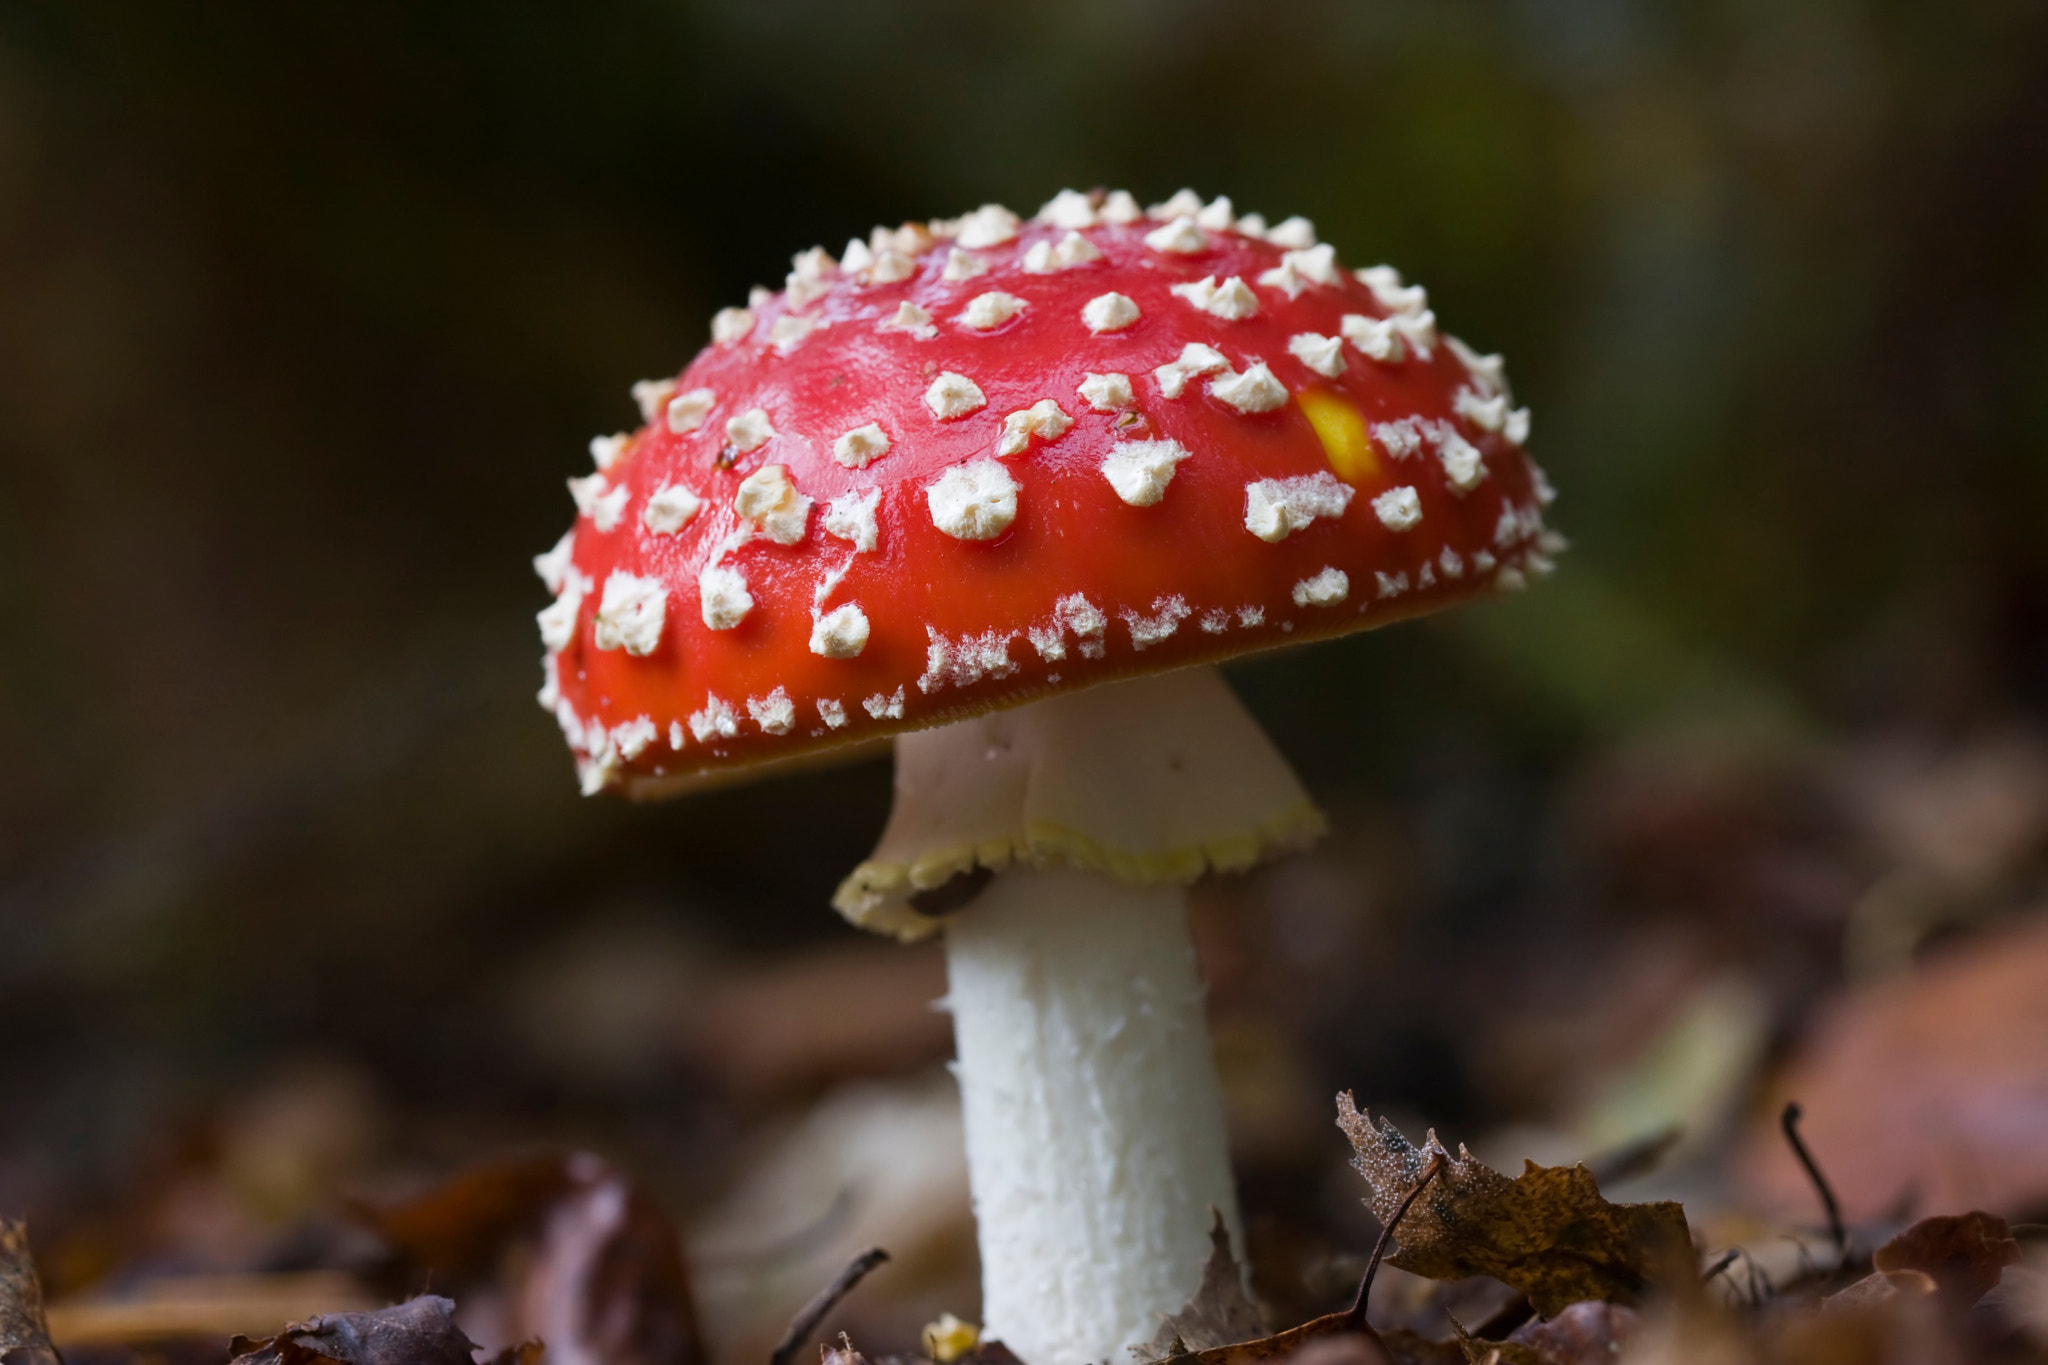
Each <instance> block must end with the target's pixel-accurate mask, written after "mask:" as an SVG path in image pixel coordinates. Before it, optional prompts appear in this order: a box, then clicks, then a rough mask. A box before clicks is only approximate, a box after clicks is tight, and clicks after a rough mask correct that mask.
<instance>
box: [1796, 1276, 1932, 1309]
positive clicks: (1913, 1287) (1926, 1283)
mask: <svg viewBox="0 0 2048 1365" xmlns="http://www.w3.org/2000/svg"><path fill="white" fill-rule="evenodd" d="M1940 1288H1941V1286H1940V1285H1937V1284H1936V1283H1935V1282H1934V1277H1933V1276H1932V1275H1929V1274H1928V1273H1927V1272H1926V1271H1924V1270H1893V1271H1883V1270H1873V1271H1872V1272H1871V1273H1870V1274H1868V1275H1865V1276H1864V1277H1863V1278H1862V1279H1860V1280H1858V1281H1856V1282H1855V1283H1854V1284H1852V1285H1850V1286H1849V1287H1848V1288H1846V1289H1841V1290H1837V1291H1836V1292H1835V1293H1833V1294H1830V1295H1828V1296H1827V1297H1826V1298H1824V1299H1822V1300H1821V1301H1820V1307H1821V1311H1822V1312H1824V1313H1843V1312H1861V1311H1863V1310H1865V1309H1871V1308H1878V1307H1881V1306H1884V1305H1887V1304H1890V1303H1892V1302H1894V1301H1896V1300H1898V1299H1926V1298H1931V1297H1933V1296H1934V1294H1935V1293H1936V1292H1938V1291H1939V1290H1940Z"/></svg>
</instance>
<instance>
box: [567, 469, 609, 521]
mask: <svg viewBox="0 0 2048 1365" xmlns="http://www.w3.org/2000/svg"><path fill="white" fill-rule="evenodd" d="M609 487H611V480H610V479H607V478H606V477H605V476H604V475H602V474H585V475H584V476H583V477H581V478H575V479H570V480H569V497H570V500H571V501H573V502H574V503H575V504H576V512H577V515H579V516H585V517H590V516H595V515H596V514H597V501H598V499H599V498H602V497H603V496H604V494H605V490H606V489H607V488H609Z"/></svg>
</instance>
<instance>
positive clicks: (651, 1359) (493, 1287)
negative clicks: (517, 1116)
mask: <svg viewBox="0 0 2048 1365" xmlns="http://www.w3.org/2000/svg"><path fill="white" fill-rule="evenodd" d="M363 1213H364V1216H365V1217H366V1218H368V1219H369V1221H370V1222H371V1223H372V1224H373V1225H374V1226H375V1227H376V1229H377V1230H378V1231H379V1232H380V1233H382V1234H383V1235H384V1237H385V1239H386V1240H387V1241H389V1242H390V1243H391V1244H392V1246H393V1247H394V1249H396V1251H397V1252H398V1253H399V1255H400V1256H401V1257H402V1258H403V1259H404V1260H405V1261H406V1262H407V1264H408V1265H409V1266H410V1267H411V1269H412V1272H413V1273H414V1274H416V1275H420V1276H425V1277H429V1278H428V1282H429V1283H433V1284H436V1285H446V1286H449V1287H451V1288H455V1289H457V1290H458V1291H460V1292H462V1299H463V1320H464V1323H465V1324H467V1325H471V1326H473V1327H474V1328H475V1330H476V1331H477V1333H478V1335H480V1336H483V1337H484V1338H485V1339H486V1340H487V1341H497V1342H500V1343H505V1344H509V1343H512V1342H516V1341H521V1340H525V1339H527V1338H534V1337H537V1338H539V1339H540V1340H542V1341H545V1342H547V1343H548V1345H549V1346H550V1347H551V1348H552V1353H553V1354H554V1355H555V1357H556V1358H557V1359H559V1360H587V1361H594V1362H601V1365H698V1363H699V1362H701V1361H703V1360H704V1358H705V1356H704V1350H703V1347H702V1345H701V1343H700V1340H699V1337H698V1333H697V1318H696V1312H695V1309H694V1307H693V1303H692V1300H691V1296H690V1288H689V1278H688V1275H687V1273H686V1271H685V1269H684V1266H683V1257H682V1248H681V1244H680V1241H679V1239H678V1237H677V1235H676V1229H675V1226H674V1224H673V1223H671V1222H670V1221H669V1218H668V1215H667V1214H666V1213H664V1212H663V1211H662V1209H661V1208H660V1207H659V1206H658V1205H656V1204H655V1203H654V1201H653V1200H651V1199H649V1198H648V1197H647V1196H646V1195H645V1194H643V1193H641V1192H640V1191H639V1190H637V1189H636V1188H635V1187H634V1186H633V1185H632V1183H631V1182H630V1181H629V1180H628V1179H627V1178H626V1177H625V1175H624V1174H623V1173H622V1172H620V1171H619V1170H617V1169H616V1168H615V1167H613V1166H611V1165H609V1164H607V1163H606V1162H604V1161H602V1160H600V1159H599V1158H597V1157H595V1156H592V1155H590V1154H589V1153H587V1152H579V1153H575V1154H572V1155H566V1156H565V1155H562V1154H560V1153H553V1154H547V1155H542V1156H535V1157H525V1158H517V1159H512V1160H507V1161H500V1162H494V1163H491V1164H489V1165H485V1166H480V1167H477V1168H475V1169H473V1170H470V1171H467V1172H465V1173H464V1174H462V1175H459V1176H457V1177H456V1178H455V1179H453V1180H451V1181H449V1182H448V1183H446V1184H445V1185H443V1186H441V1187H440V1188H439V1189H437V1190H434V1191H432V1192H430V1193H428V1194H426V1195H424V1196H422V1197H421V1198H418V1199H415V1200H412V1201H409V1202H407V1203H404V1204H399V1205H395V1206H390V1207H385V1208H373V1209H364V1210H363Z"/></svg>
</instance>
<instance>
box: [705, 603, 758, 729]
mask: <svg viewBox="0 0 2048 1365" xmlns="http://www.w3.org/2000/svg"><path fill="white" fill-rule="evenodd" d="M697 597H698V600H699V602H700V603H701V605H702V609H703V615H704V624H705V625H706V626H708V627H710V628H711V629H712V630H731V629H732V628H733V627H734V626H737V625H738V624H739V623H740V622H742V621H744V620H746V619H747V613H748V612H750V611H752V610H753V609H754V594H753V593H751V592H749V591H748V590H747V576H746V575H745V574H744V573H741V572H740V571H739V570H738V569H736V568H734V567H733V566H732V565H730V564H707V565H705V566H704V570H703V572H701V573H699V574H698V575H697ZM700 738H701V736H700Z"/></svg>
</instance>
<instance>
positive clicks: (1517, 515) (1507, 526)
mask: <svg viewBox="0 0 2048 1365" xmlns="http://www.w3.org/2000/svg"><path fill="white" fill-rule="evenodd" d="M1542 534H1543V513H1541V512H1539V511H1538V510H1537V509H1536V508H1534V507H1517V506H1515V505H1514V504H1513V503H1511V502H1510V503H1503V504H1502V505H1501V509H1500V519H1499V520H1498V521H1496V522H1494V524H1493V546H1494V548H1495V549H1497V550H1511V549H1513V548H1514V547H1515V546H1517V545H1519V544H1521V543H1522V542H1523V541H1525V540H1535V539H1536V538H1537V537H1538V536H1540V535H1542Z"/></svg>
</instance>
